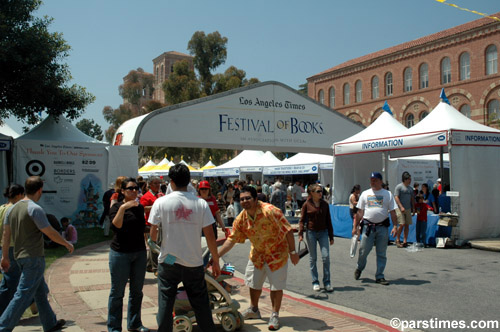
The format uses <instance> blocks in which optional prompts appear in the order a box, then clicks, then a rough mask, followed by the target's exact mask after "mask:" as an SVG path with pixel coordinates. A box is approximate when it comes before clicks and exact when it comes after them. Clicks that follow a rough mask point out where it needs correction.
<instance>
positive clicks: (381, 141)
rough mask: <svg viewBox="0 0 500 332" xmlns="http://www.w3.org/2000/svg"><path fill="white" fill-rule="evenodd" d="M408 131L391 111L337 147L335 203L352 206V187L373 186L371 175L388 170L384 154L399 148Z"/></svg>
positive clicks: (335, 150) (335, 147)
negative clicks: (400, 137)
mask: <svg viewBox="0 0 500 332" xmlns="http://www.w3.org/2000/svg"><path fill="white" fill-rule="evenodd" d="M407 130H408V129H407V128H406V127H405V126H403V125H402V124H401V123H399V122H398V121H397V120H396V119H394V118H393V117H392V115H391V114H389V113H388V112H383V113H382V114H380V116H379V117H378V118H377V120H375V121H374V122H373V123H372V124H371V125H370V126H369V127H367V128H366V129H364V130H363V131H361V132H360V133H357V134H356V135H354V136H351V137H349V138H347V139H345V140H343V141H340V142H337V143H335V144H334V145H333V155H334V171H333V190H334V191H333V193H334V194H333V201H334V203H336V204H345V203H348V200H349V194H350V190H351V188H352V187H353V186H354V185H355V184H360V185H361V187H362V188H368V187H369V186H370V179H369V178H368V174H370V173H371V172H374V171H377V172H382V171H383V168H384V165H383V164H384V159H385V157H384V155H383V151H385V150H387V147H388V146H393V145H398V144H399V141H398V139H397V137H399V136H400V135H402V134H404V133H405V132H406V131H407Z"/></svg>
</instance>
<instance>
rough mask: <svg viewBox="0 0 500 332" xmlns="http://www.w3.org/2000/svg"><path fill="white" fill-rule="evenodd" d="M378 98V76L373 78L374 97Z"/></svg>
mask: <svg viewBox="0 0 500 332" xmlns="http://www.w3.org/2000/svg"><path fill="white" fill-rule="evenodd" d="M377 98H378V76H373V78H372V99H377Z"/></svg>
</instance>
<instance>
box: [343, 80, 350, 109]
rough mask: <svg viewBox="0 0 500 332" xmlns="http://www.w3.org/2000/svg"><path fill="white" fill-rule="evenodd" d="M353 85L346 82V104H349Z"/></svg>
mask: <svg viewBox="0 0 500 332" xmlns="http://www.w3.org/2000/svg"><path fill="white" fill-rule="evenodd" d="M350 90H351V87H350V86H349V83H346V84H344V105H349V98H350V94H351V91H350Z"/></svg>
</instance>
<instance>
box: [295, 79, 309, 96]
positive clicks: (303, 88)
mask: <svg viewBox="0 0 500 332" xmlns="http://www.w3.org/2000/svg"><path fill="white" fill-rule="evenodd" d="M297 92H298V93H300V94H302V95H304V96H307V93H308V91H307V82H305V83H304V84H301V85H299V89H298V90H297Z"/></svg>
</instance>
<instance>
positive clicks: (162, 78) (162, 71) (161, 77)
mask: <svg viewBox="0 0 500 332" xmlns="http://www.w3.org/2000/svg"><path fill="white" fill-rule="evenodd" d="M160 79H161V81H162V82H163V81H164V80H165V67H164V66H163V64H162V65H161V71H160Z"/></svg>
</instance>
